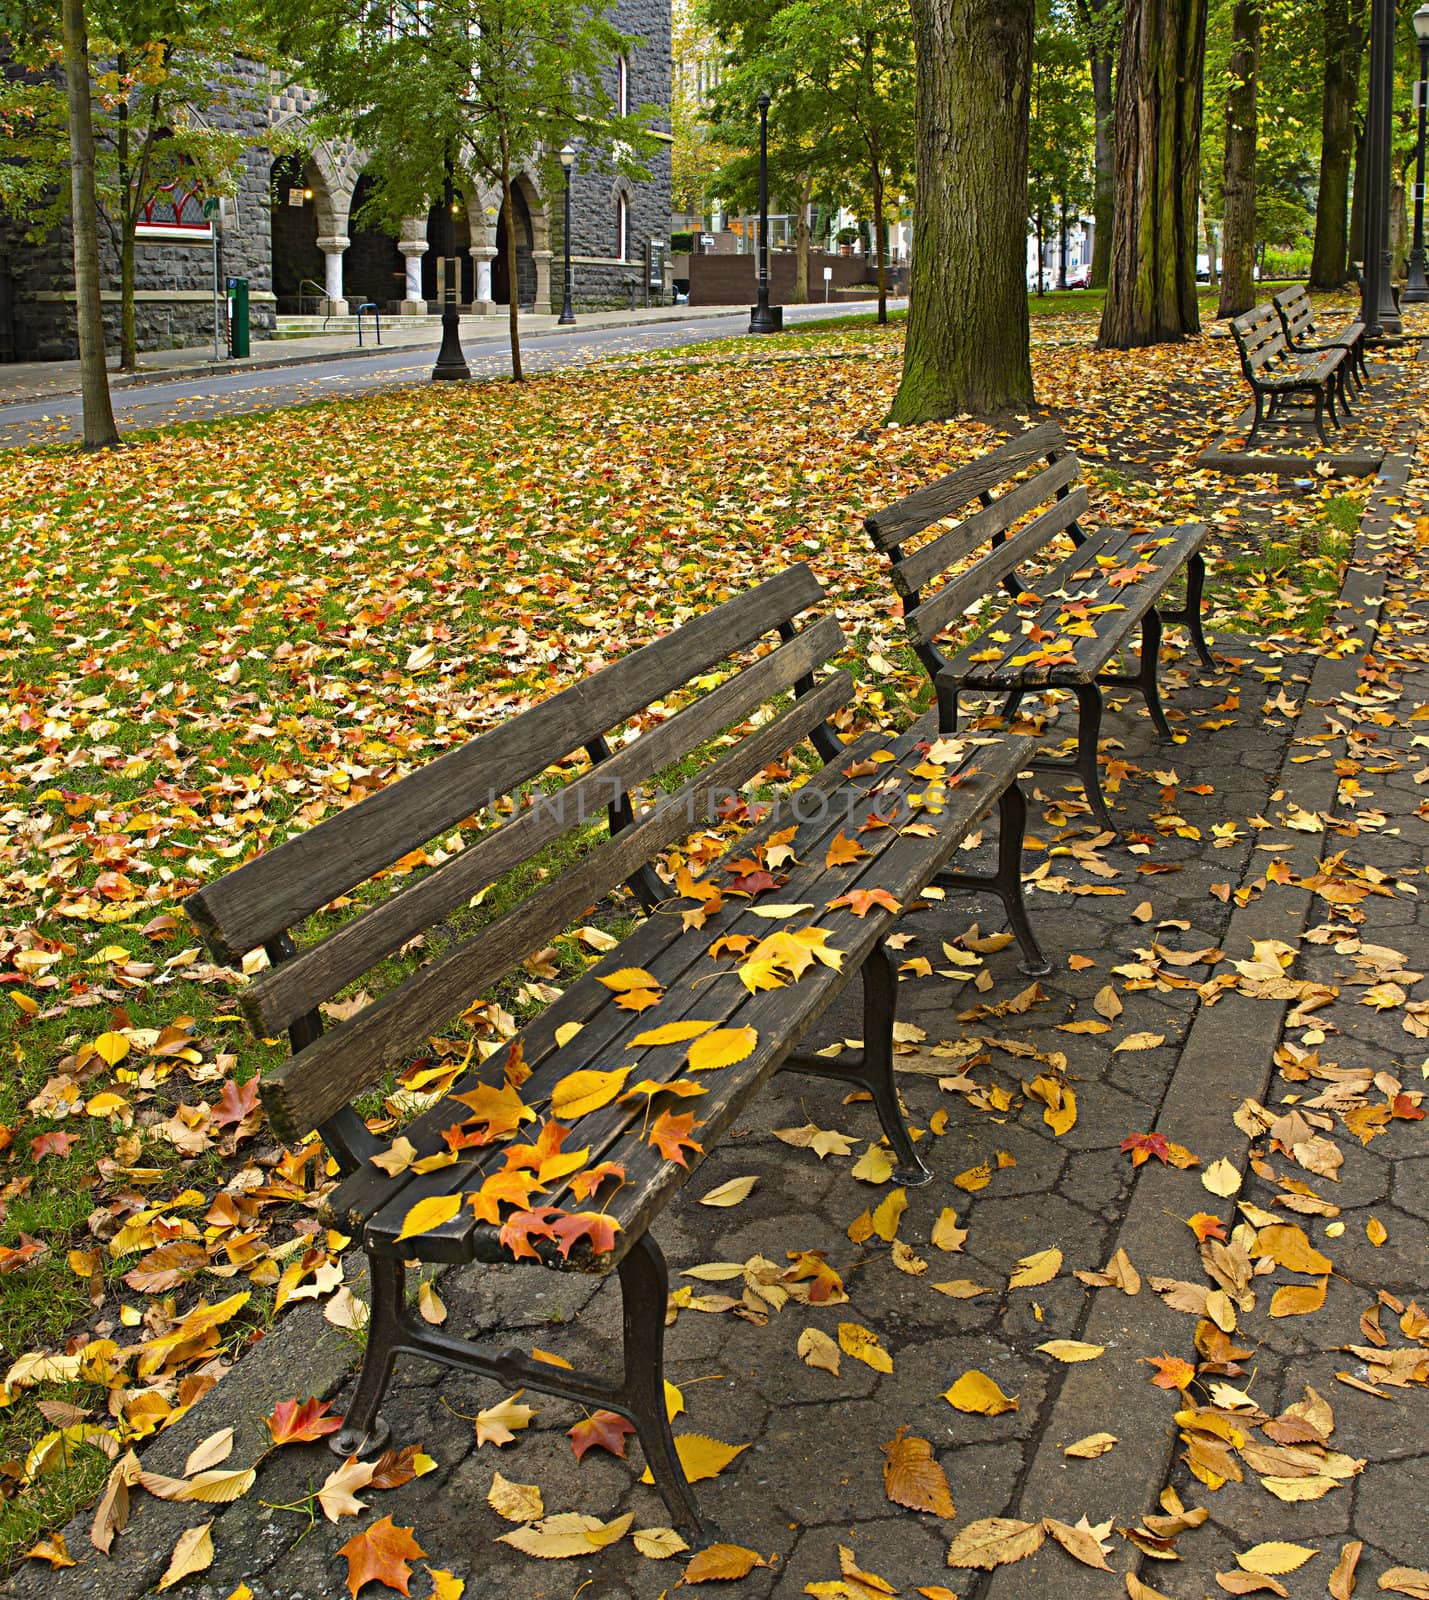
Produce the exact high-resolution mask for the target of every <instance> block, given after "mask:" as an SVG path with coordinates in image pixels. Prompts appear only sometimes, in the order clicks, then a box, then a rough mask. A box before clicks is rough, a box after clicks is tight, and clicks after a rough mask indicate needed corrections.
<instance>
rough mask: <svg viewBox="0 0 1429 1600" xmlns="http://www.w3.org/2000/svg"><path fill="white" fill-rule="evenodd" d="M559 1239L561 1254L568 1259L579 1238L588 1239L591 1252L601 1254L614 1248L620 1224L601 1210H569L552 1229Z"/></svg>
mask: <svg viewBox="0 0 1429 1600" xmlns="http://www.w3.org/2000/svg"><path fill="white" fill-rule="evenodd" d="M552 1232H553V1233H554V1234H555V1236H556V1237H557V1238H558V1239H559V1240H560V1241H561V1256H562V1258H563V1259H565V1260H567V1261H568V1260H569V1259H570V1254H571V1248H572V1246H574V1245H575V1244H576V1242H577V1241H578V1240H580V1239H587V1240H589V1241H590V1248H591V1254H592V1255H597V1256H603V1255H605V1254H606V1253H607V1252H608V1251H611V1250H613V1249H614V1248H615V1236H616V1234H617V1233H619V1232H620V1224H619V1223H618V1222H617V1221H615V1219H614V1218H613V1217H608V1216H606V1214H605V1213H604V1212H603V1211H571V1212H568V1213H567V1214H566V1215H565V1216H563V1217H562V1218H561V1219H560V1220H559V1221H558V1222H557V1223H556V1224H555V1227H554V1228H553V1229H552Z"/></svg>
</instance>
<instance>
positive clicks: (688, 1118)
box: [648, 1111, 705, 1167]
mask: <svg viewBox="0 0 1429 1600" xmlns="http://www.w3.org/2000/svg"><path fill="white" fill-rule="evenodd" d="M703 1126H704V1124H703V1123H700V1122H696V1121H695V1114H694V1112H693V1111H688V1112H686V1113H685V1115H684V1116H683V1117H677V1116H675V1115H674V1114H673V1113H672V1112H669V1111H662V1112H661V1113H660V1115H659V1116H658V1117H656V1118H655V1121H654V1123H653V1124H652V1125H651V1128H650V1134H649V1141H648V1142H649V1143H650V1144H653V1145H654V1146H655V1147H656V1148H657V1149H658V1150H659V1152H660V1154H661V1155H662V1156H664V1158H665V1159H666V1161H676V1162H678V1163H679V1164H680V1165H681V1166H682V1167H687V1166H689V1162H688V1161H686V1160H685V1150H686V1149H689V1150H697V1151H699V1153H700V1154H701V1155H703V1154H704V1153H705V1147H704V1146H703V1145H702V1144H696V1143H695V1141H694V1140H693V1139H692V1138H691V1137H690V1135H691V1134H692V1133H693V1132H694V1131H695V1129H696V1128H700V1127H703Z"/></svg>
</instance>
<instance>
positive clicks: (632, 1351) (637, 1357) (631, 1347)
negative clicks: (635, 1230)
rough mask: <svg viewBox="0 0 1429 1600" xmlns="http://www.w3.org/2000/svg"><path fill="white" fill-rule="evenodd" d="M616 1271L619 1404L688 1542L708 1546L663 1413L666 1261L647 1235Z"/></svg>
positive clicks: (666, 1297) (626, 1254) (667, 1275)
mask: <svg viewBox="0 0 1429 1600" xmlns="http://www.w3.org/2000/svg"><path fill="white" fill-rule="evenodd" d="M617 1271H618V1272H619V1273H620V1299H621V1307H622V1311H623V1320H624V1329H625V1382H624V1384H623V1385H622V1386H621V1400H622V1402H623V1403H624V1406H625V1408H626V1409H627V1410H628V1411H629V1413H630V1420H631V1421H632V1422H633V1423H634V1424H635V1430H636V1433H637V1434H638V1435H639V1438H640V1448H641V1449H642V1450H643V1451H644V1452H645V1462H646V1465H647V1466H648V1467H649V1468H650V1476H651V1477H652V1478H654V1480H655V1487H656V1488H657V1489H658V1490H659V1491H660V1498H661V1499H662V1500H663V1501H664V1502H665V1506H666V1509H667V1510H668V1511H669V1513H670V1516H671V1518H672V1519H673V1521H674V1522H675V1524H676V1526H677V1527H678V1528H679V1529H680V1530H681V1532H683V1533H684V1534H685V1535H686V1536H687V1537H689V1538H691V1539H692V1540H693V1541H694V1542H696V1543H698V1544H705V1543H707V1542H708V1540H709V1534H708V1533H707V1531H706V1529H705V1526H704V1524H703V1523H702V1522H701V1521H700V1514H699V1512H698V1511H697V1510H696V1509H695V1502H694V1498H693V1496H692V1495H691V1494H690V1486H689V1483H688V1482H687V1481H686V1478H685V1469H684V1468H683V1467H682V1466H681V1465H680V1457H679V1455H678V1453H677V1452H676V1450H675V1436H674V1434H673V1433H672V1432H671V1430H670V1418H669V1413H668V1412H667V1411H666V1409H665V1313H666V1311H667V1309H668V1302H669V1298H670V1278H669V1274H668V1272H667V1271H666V1270H665V1257H664V1255H663V1254H662V1253H661V1250H660V1246H659V1245H658V1244H656V1243H655V1241H654V1239H652V1238H651V1237H650V1235H649V1234H648V1233H643V1234H641V1236H640V1238H639V1239H637V1240H636V1242H635V1243H634V1244H633V1245H632V1246H631V1247H630V1249H629V1250H627V1251H626V1252H625V1254H624V1255H623V1256H622V1257H621V1259H620V1265H619V1267H618V1268H617Z"/></svg>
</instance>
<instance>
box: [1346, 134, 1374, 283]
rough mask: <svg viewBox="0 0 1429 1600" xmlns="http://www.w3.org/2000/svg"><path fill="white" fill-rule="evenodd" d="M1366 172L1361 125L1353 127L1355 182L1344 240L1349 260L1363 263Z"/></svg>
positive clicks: (1363, 136)
mask: <svg viewBox="0 0 1429 1600" xmlns="http://www.w3.org/2000/svg"><path fill="white" fill-rule="evenodd" d="M1367 177H1368V174H1367V173H1366V172H1365V130H1364V127H1363V125H1361V126H1359V127H1357V128H1356V129H1355V182H1354V193H1353V195H1352V197H1351V199H1350V232H1349V238H1348V240H1347V241H1346V248H1347V250H1348V252H1349V257H1350V260H1351V261H1358V262H1359V263H1360V265H1361V267H1363V265H1364V198H1365V196H1364V192H1365V183H1366V181H1367ZM1345 274H1346V276H1347V277H1348V275H1349V265H1348V263H1346V267H1345Z"/></svg>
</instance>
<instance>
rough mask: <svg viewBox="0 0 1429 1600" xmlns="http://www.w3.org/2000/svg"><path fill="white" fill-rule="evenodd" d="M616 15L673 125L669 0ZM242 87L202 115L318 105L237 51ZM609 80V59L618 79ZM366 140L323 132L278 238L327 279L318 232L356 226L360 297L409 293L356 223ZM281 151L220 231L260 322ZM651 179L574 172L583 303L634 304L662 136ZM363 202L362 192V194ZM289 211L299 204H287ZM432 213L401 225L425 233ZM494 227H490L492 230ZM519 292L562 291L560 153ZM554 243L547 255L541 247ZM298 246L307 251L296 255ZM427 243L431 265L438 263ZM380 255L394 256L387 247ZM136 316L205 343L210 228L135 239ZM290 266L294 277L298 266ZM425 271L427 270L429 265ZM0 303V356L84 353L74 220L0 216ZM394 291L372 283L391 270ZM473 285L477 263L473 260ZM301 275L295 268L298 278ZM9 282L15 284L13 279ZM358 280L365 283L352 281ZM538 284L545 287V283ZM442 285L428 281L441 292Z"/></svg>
mask: <svg viewBox="0 0 1429 1600" xmlns="http://www.w3.org/2000/svg"><path fill="white" fill-rule="evenodd" d="M611 15H612V18H613V20H614V21H615V23H616V25H617V26H618V27H619V28H621V29H622V31H623V32H625V33H627V34H630V35H636V36H638V37H639V38H640V39H641V41H642V42H641V43H639V44H638V45H636V46H635V47H633V49H632V50H631V53H630V57H629V100H630V105H631V108H632V110H634V109H637V108H638V107H640V106H641V105H645V104H649V105H653V106H655V107H658V108H659V110H658V114H657V115H655V116H654V117H652V118H651V125H652V126H654V127H656V128H658V129H659V130H660V131H661V132H664V133H666V134H668V132H669V128H670V122H669V104H670V0H616V3H615V4H614V5H613V7H612V11H611ZM238 71H239V73H240V74H241V75H242V77H243V78H244V80H245V89H244V91H243V92H242V93H241V94H239V93H235V95H234V96H233V106H232V108H231V109H221V108H215V109H213V110H211V111H210V110H209V109H208V108H205V112H204V114H205V116H206V118H207V119H208V120H209V121H210V122H212V123H214V124H217V125H220V126H226V127H239V128H241V129H242V130H243V131H244V132H246V133H248V134H250V135H251V136H252V137H253V138H254V140H255V141H261V140H263V139H264V138H265V137H266V136H267V134H268V133H269V132H270V131H271V130H272V129H274V128H276V127H278V126H280V125H284V124H288V125H291V124H293V123H295V122H296V123H298V124H301V122H302V121H303V119H304V117H305V115H306V113H307V112H308V111H309V110H310V108H311V105H312V96H311V94H310V93H309V92H308V91H306V90H304V89H302V88H301V87H298V88H285V89H283V90H281V91H279V92H277V93H270V84H269V79H268V76H267V72H266V69H264V68H262V67H260V66H258V65H257V64H256V63H240V64H239V65H238ZM613 86H614V73H613V70H612V75H611V87H612V88H613ZM362 167H363V157H362V153H361V152H360V151H358V150H356V149H354V148H353V147H351V146H339V147H333V146H331V145H322V146H319V147H317V148H316V149H314V150H313V151H312V152H311V155H310V157H309V159H308V162H307V168H306V171H307V186H308V187H311V188H312V189H313V190H314V195H313V199H312V200H311V201H310V202H308V203H307V205H306V206H305V207H304V208H301V209H300V208H298V207H292V208H289V207H287V205H286V195H281V196H279V197H277V198H278V204H277V207H276V212H277V219H278V220H277V227H278V235H279V248H280V249H281V250H284V251H289V252H291V255H290V257H289V263H288V264H289V267H290V269H293V268H297V267H300V269H301V270H300V272H299V275H300V276H303V277H313V278H316V279H317V280H318V281H322V279H323V271H322V267H323V264H324V261H323V257H322V254H321V252H320V251H317V250H316V248H315V246H314V244H313V241H314V240H315V239H316V238H318V237H346V238H350V239H351V240H352V243H351V244H350V245H349V247H348V249H349V256H348V257H345V259H344V267H345V276H346V273H347V271H348V270H349V269H350V270H351V274H352V276H353V278H354V283H353V285H352V288H351V289H348V286H347V284H346V282H345V284H344V287H345V290H347V292H348V294H349V297H350V299H351V301H352V302H353V303H354V304H355V303H356V301H357V300H358V299H360V298H378V299H380V300H382V301H383V302H384V303H385V304H386V305H388V306H390V305H393V304H394V303H396V302H398V301H400V299H401V298H402V294H403V289H402V280H401V279H400V278H399V277H398V276H397V274H396V271H395V268H396V267H398V266H400V265H401V262H402V257H401V254H400V252H394V251H392V249H391V247H390V246H389V245H388V244H387V242H386V241H385V240H384V239H382V238H374V237H373V236H372V235H371V234H370V233H365V232H363V231H362V230H359V229H358V228H357V226H356V224H355V223H353V222H352V221H351V211H352V210H355V209H356V207H355V206H354V205H353V191H354V188H355V186H356V184H357V182H358V180H359V178H360V176H361V172H362ZM272 169H273V158H272V156H271V155H270V154H269V152H268V151H267V150H265V149H264V148H262V147H261V144H255V147H253V148H250V149H249V150H248V151H247V153H246V154H245V157H244V162H243V170H242V175H241V179H240V183H239V188H238V194H237V196H236V201H235V202H230V206H231V217H230V221H229V223H228V226H227V227H226V228H225V230H224V233H223V238H222V244H221V249H222V261H221V273H222V275H223V276H235V277H246V278H247V279H248V282H249V299H250V306H251V318H252V323H253V331H254V333H255V335H258V336H260V337H261V335H262V334H263V333H264V332H266V331H269V330H271V328H272V327H273V323H274V318H275V312H276V310H277V300H276V296H275V293H274V283H273V245H274V206H273V200H274V196H273V192H272V191H273V182H272ZM649 169H650V176H649V178H648V179H641V180H638V181H631V180H626V179H620V178H617V176H616V174H615V173H614V172H613V171H612V170H610V169H609V168H608V167H607V168H605V169H604V170H602V169H601V168H599V167H596V166H593V167H592V169H591V170H590V171H587V172H581V171H577V172H576V173H575V174H574V176H573V184H572V206H573V226H572V254H573V257H574V280H575V289H576V303H577V305H578V306H582V305H583V306H586V307H594V306H599V305H614V304H625V303H626V300H627V294H628V290H627V280H628V279H629V278H632V277H636V278H642V279H643V272H642V271H641V268H642V266H643V261H644V253H645V245H646V241H647V240H649V239H652V238H653V239H658V240H660V241H662V242H664V243H666V244H667V243H668V240H669V233H670V152H669V146H668V145H667V144H663V143H662V144H661V145H660V147H659V149H658V151H657V153H656V155H655V156H654V157H653V159H651V160H650V162H649ZM617 186H619V187H620V188H621V189H622V190H623V191H624V192H625V193H626V195H627V201H628V206H629V212H628V229H627V250H626V255H625V258H624V259H623V260H622V259H617V257H616V252H615V194H616V190H617ZM357 198H358V201H359V202H360V198H361V197H360V196H358V197H357ZM493 200H494V197H492V196H473V197H471V201H470V209H471V212H472V215H473V217H474V219H475V222H474V225H473V226H472V227H471V229H470V230H469V231H468V234H467V237H468V239H469V241H472V242H475V243H476V244H477V245H478V246H480V245H481V244H483V243H486V244H487V245H494V243H495V240H494V238H486V237H485V234H486V229H485V221H484V217H485V207H486V206H487V205H491V204H492V203H493ZM290 213H291V214H290ZM426 231H427V230H426V227H425V219H421V220H414V221H413V223H412V225H411V226H410V227H409V228H404V229H403V234H404V236H408V235H410V236H411V237H412V238H413V239H414V240H416V241H420V240H421V239H422V237H423V236H424V235H425V233H426ZM491 232H493V233H494V230H491ZM517 241H518V256H519V259H518V263H517V278H518V296H519V299H520V302H521V304H522V305H523V306H526V307H530V308H532V309H534V310H536V311H538V312H545V311H548V310H550V309H551V308H552V307H551V302H553V303H554V307H555V308H556V309H559V307H560V303H561V288H562V285H561V253H562V250H563V244H564V240H563V221H562V192H561V177H560V169H559V166H558V164H557V163H556V162H555V161H554V160H552V161H550V162H549V163H547V164H545V165H543V167H542V168H541V169H540V170H537V171H531V172H528V173H527V174H525V175H524V177H523V196H522V203H521V205H520V206H518V228H517ZM100 249H101V256H102V269H101V270H102V273H103V283H104V296H105V299H104V306H105V328H106V336H107V339H108V341H109V343H110V347H111V349H117V347H118V342H119V261H118V253H117V250H116V249H115V247H114V242H113V241H112V240H111V239H110V238H109V237H108V235H107V231H106V230H105V229H104V227H103V226H101V236H100ZM547 251H549V252H550V254H549V255H544V252H547ZM298 255H301V262H300V263H299V262H297V261H296V259H295V258H296V257H297V256H298ZM430 255H431V252H429V253H428V259H427V260H426V261H424V263H423V265H424V267H426V266H427V265H429V263H430ZM384 258H385V261H384ZM135 266H136V277H135V283H136V303H135V322H136V328H137V333H138V342H139V348H140V349H141V350H144V349H156V348H162V347H164V346H175V345H203V344H206V343H209V342H211V340H212V338H213V283H214V255H213V247H212V245H211V244H209V243H208V242H206V241H205V242H197V241H195V242H188V241H179V242H171V241H169V240H163V241H154V240H146V239H141V240H139V241H138V242H137V244H136V253H135ZM286 276H287V277H293V270H289V271H288V273H287V274H286ZM426 276H427V277H429V278H430V277H431V276H432V274H431V273H430V272H429V273H426ZM0 278H4V279H5V280H6V281H5V282H3V283H0V313H3V310H4V307H5V306H6V305H7V303H8V305H9V306H10V308H11V311H10V316H11V326H10V327H9V328H0V360H4V359H10V360H36V359H39V360H47V359H59V358H65V357H73V356H75V355H76V354H77V353H78V349H77V341H76V337H75V332H74V297H73V273H72V258H71V239H70V229H69V226H68V222H67V221H66V222H65V223H64V224H62V225H60V226H58V227H56V228H55V229H53V230H52V231H51V232H50V234H49V235H48V236H47V237H46V239H45V240H44V241H43V242H42V243H40V244H30V243H28V242H27V241H26V240H25V239H24V238H23V229H22V228H21V227H20V225H19V224H18V222H16V221H15V220H14V219H6V218H5V217H3V216H0ZM389 279H390V280H391V287H390V290H389V292H388V294H387V295H385V296H379V295H375V294H374V293H373V292H372V291H373V290H374V289H375V288H380V287H382V286H383V285H384V284H385V283H386V282H387V281H388V280H389ZM465 279H466V282H467V283H468V285H471V284H472V283H474V271H473V270H472V269H471V268H470V267H469V266H468V268H467V270H466V272H465ZM294 281H296V279H295V280H294ZM7 290H8V293H7V292H6V291H7ZM353 291H360V292H353ZM538 291H543V293H541V294H540V295H539V296H538ZM434 292H435V291H434V290H433V291H432V293H434Z"/></svg>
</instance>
